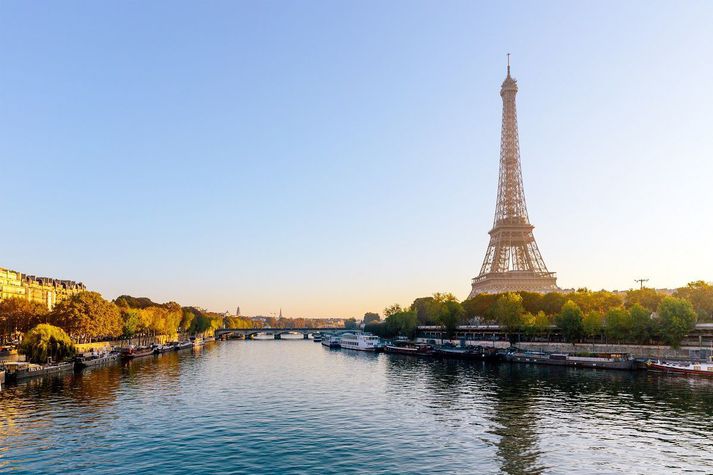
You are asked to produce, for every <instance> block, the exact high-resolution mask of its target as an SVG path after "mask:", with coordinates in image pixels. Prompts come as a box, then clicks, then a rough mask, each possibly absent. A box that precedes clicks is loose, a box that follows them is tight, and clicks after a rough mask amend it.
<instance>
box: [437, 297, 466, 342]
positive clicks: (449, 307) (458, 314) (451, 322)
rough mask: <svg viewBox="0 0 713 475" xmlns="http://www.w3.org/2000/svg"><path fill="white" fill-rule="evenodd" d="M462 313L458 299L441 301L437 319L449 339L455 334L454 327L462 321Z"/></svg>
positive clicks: (463, 312) (463, 313)
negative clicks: (440, 309)
mask: <svg viewBox="0 0 713 475" xmlns="http://www.w3.org/2000/svg"><path fill="white" fill-rule="evenodd" d="M464 315H465V311H464V310H463V306H462V305H461V304H460V303H458V301H456V300H446V301H444V302H443V304H442V311H441V312H440V315H439V320H440V323H441V325H443V327H444V329H445V331H446V335H447V336H448V338H449V339H450V338H452V337H453V335H454V334H455V331H456V328H458V325H460V323H461V322H462V320H463V316H464Z"/></svg>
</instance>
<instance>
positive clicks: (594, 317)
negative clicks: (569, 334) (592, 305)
mask: <svg viewBox="0 0 713 475" xmlns="http://www.w3.org/2000/svg"><path fill="white" fill-rule="evenodd" d="M603 327H604V317H603V316H602V314H601V313H599V312H597V311H596V310H590V311H589V312H587V313H586V314H584V316H583V317H582V332H583V333H584V335H586V336H587V337H589V338H594V337H598V336H600V335H601V334H602V328H603Z"/></svg>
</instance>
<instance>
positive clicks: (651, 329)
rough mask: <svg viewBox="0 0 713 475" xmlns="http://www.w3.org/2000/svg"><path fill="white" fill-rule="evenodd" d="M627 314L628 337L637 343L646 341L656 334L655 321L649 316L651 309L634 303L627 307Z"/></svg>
mask: <svg viewBox="0 0 713 475" xmlns="http://www.w3.org/2000/svg"><path fill="white" fill-rule="evenodd" d="M629 315H630V316H631V334H630V336H629V339H630V340H631V341H632V342H634V343H638V344H645V343H648V342H649V341H650V340H651V339H652V338H653V337H654V335H655V334H656V322H655V321H654V320H653V319H652V318H651V310H650V309H648V308H646V307H644V306H643V305H639V304H638V303H635V304H633V305H632V306H631V307H630V308H629Z"/></svg>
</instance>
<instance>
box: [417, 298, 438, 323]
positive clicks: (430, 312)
mask: <svg viewBox="0 0 713 475" xmlns="http://www.w3.org/2000/svg"><path fill="white" fill-rule="evenodd" d="M411 310H412V311H414V312H416V318H417V319H418V323H419V324H421V325H438V324H439V323H440V320H441V313H442V312H443V311H444V307H443V302H439V301H437V300H436V299H435V298H433V297H419V298H417V299H416V300H414V301H413V303H412V304H411Z"/></svg>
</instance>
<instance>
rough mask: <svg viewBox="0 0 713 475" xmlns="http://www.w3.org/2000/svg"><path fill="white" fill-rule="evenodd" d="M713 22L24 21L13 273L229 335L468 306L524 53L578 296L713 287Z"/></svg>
mask: <svg viewBox="0 0 713 475" xmlns="http://www.w3.org/2000/svg"><path fill="white" fill-rule="evenodd" d="M712 24H713V3H712V2H693V1H690V2H688V1H687V2H651V1H642V2H618V1H612V2H603V1H602V2H586V3H581V2H578V3H572V2H522V3H508V4H504V3H503V4H500V3H497V2H490V3H488V4H484V3H483V4H480V3H477V2H471V1H464V2H435V1H430V2H415V1H405V2H395V1H391V2H381V1H351V2H347V1H339V2H334V1H324V2H318V1H300V2H288V1H282V2H270V1H259V2H258V1H255V2H237V1H225V2H221V1H211V2H178V1H170V2H168V1H166V2H162V1H154V2H140V1H134V2H129V1H121V2H119V1H115V2H95V1H85V2H26V1H4V2H2V3H1V4H0V176H1V177H2V193H1V196H2V198H1V201H0V204H1V206H0V220H1V221H0V222H1V223H2V227H1V228H0V229H1V230H2V231H1V232H0V267H9V268H12V269H17V270H19V271H22V272H27V273H34V274H41V275H49V276H56V277H61V278H67V279H74V280H81V281H84V282H85V283H86V284H87V285H88V286H89V287H90V288H92V289H95V290H98V291H100V292H102V294H103V295H104V296H105V297H107V298H115V297H116V296H117V295H119V294H122V293H128V294H132V295H140V296H149V297H151V298H153V299H155V300H159V301H166V300H176V301H178V302H180V303H182V304H186V305H187V304H192V305H198V306H203V307H207V308H209V309H212V310H221V311H222V310H225V309H231V310H233V309H234V308H235V306H236V305H240V306H241V308H242V310H243V312H244V313H248V314H269V313H270V312H277V311H278V310H279V308H280V307H282V308H283V309H284V313H285V315H287V316H318V317H325V316H332V315H334V316H352V315H361V314H363V313H364V312H365V311H380V310H381V309H383V307H384V306H385V305H387V304H390V303H393V302H400V303H402V304H408V303H410V302H411V301H412V300H413V299H414V298H415V297H419V296H423V295H428V294H430V293H432V292H435V291H451V292H454V293H455V294H456V295H457V296H459V297H461V298H464V297H466V296H467V294H468V291H469V289H470V279H471V278H472V277H473V276H474V275H476V274H477V273H478V271H479V269H480V265H481V262H482V259H483V255H484V253H485V248H486V246H487V241H488V234H487V231H488V230H489V228H490V226H491V224H492V218H493V212H494V208H495V195H496V188H497V167H498V157H499V140H500V113H501V102H500V96H499V87H500V83H501V81H502V79H503V77H504V73H505V53H506V52H511V53H512V65H513V66H512V67H513V75H514V76H515V77H516V78H517V79H518V81H519V86H520V93H519V95H518V113H519V125H520V145H521V150H522V166H523V171H524V181H525V192H526V196H527V200H528V207H529V212H530V218H531V220H532V222H533V224H534V225H535V226H536V229H535V236H536V238H537V240H538V243H539V245H540V249H541V251H542V254H543V256H544V258H545V262H546V263H547V265H548V267H549V268H550V270H552V271H555V272H557V274H558V277H559V281H558V282H559V284H560V286H562V287H580V286H587V287H589V288H595V289H598V288H608V289H625V288H629V287H632V286H633V285H635V284H634V282H633V279H635V278H637V277H642V276H643V277H649V278H650V279H651V280H650V282H649V283H650V284H651V285H653V286H656V287H674V286H680V285H684V284H685V283H686V282H688V281H690V280H694V279H704V280H713V239H712V238H713V218H712V217H711V210H713V190H712V188H713V187H712V181H713V165H712V162H713V123H712V120H711V117H712V113H713V92H711V88H712V86H711V85H713V61H712V60H711V58H713V28H711V25H712Z"/></svg>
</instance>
